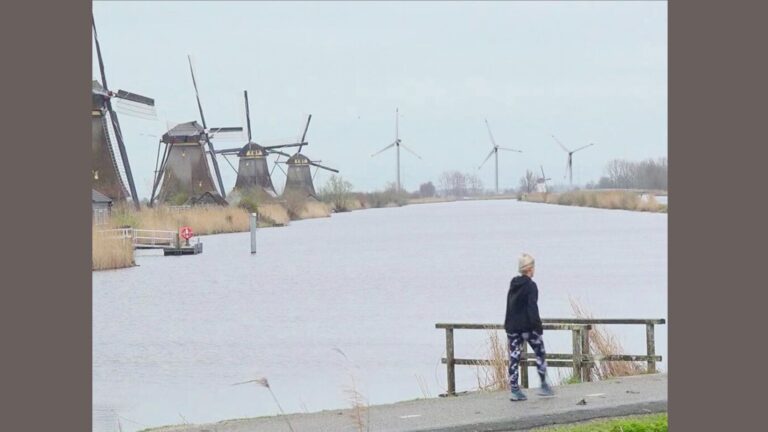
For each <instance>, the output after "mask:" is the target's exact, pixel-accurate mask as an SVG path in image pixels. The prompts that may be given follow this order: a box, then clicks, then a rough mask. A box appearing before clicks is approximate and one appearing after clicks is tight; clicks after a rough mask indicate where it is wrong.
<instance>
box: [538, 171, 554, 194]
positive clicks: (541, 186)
mask: <svg viewBox="0 0 768 432" xmlns="http://www.w3.org/2000/svg"><path fill="white" fill-rule="evenodd" d="M547 180H552V179H551V178H547V176H546V174H544V167H543V166H541V177H540V178H538V179H537V180H536V192H541V193H547V191H548V188H547Z"/></svg>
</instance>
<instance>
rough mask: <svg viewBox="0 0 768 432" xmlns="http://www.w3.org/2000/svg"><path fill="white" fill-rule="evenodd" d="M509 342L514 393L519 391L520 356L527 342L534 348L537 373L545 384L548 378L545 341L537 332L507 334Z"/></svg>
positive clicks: (511, 382)
mask: <svg viewBox="0 0 768 432" xmlns="http://www.w3.org/2000/svg"><path fill="white" fill-rule="evenodd" d="M507 339H508V340H509V387H510V389H511V390H512V391H515V390H519V389H520V387H519V385H518V383H517V382H518V376H519V369H520V368H519V366H520V355H521V353H522V347H523V344H524V343H525V342H528V345H530V346H531V348H533V352H534V354H536V371H537V372H538V373H539V378H541V382H542V383H544V382H545V379H546V376H547V359H546V355H547V352H546V351H545V350H544V339H543V338H542V336H541V335H540V334H538V333H536V332H522V333H512V334H509V333H507Z"/></svg>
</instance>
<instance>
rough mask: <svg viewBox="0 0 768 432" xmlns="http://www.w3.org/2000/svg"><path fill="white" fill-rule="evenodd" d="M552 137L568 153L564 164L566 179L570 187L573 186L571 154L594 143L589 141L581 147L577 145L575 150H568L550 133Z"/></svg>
mask: <svg viewBox="0 0 768 432" xmlns="http://www.w3.org/2000/svg"><path fill="white" fill-rule="evenodd" d="M552 138H553V139H554V140H555V141H556V142H557V144H558V145H560V147H561V148H562V149H563V150H564V151H565V152H566V153H568V164H567V165H566V166H565V170H566V175H567V176H568V179H569V180H568V181H569V182H570V184H571V187H573V154H574V153H576V152H577V151H579V150H584V149H585V148H587V147H589V146H593V145H595V143H589V144H587V145H585V146H583V147H579V148H577V149H576V150H568V148H567V147H566V146H564V145H563V143H561V142H560V140H558V139H557V138H555V136H554V135H552Z"/></svg>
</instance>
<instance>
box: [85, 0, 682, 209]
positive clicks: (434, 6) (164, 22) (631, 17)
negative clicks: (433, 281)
mask: <svg viewBox="0 0 768 432" xmlns="http://www.w3.org/2000/svg"><path fill="white" fill-rule="evenodd" d="M93 9H94V16H95V19H96V26H97V29H98V32H99V38H100V42H101V45H102V50H103V53H104V59H105V63H106V69H107V78H108V80H109V84H110V87H111V88H112V89H113V90H116V89H125V90H128V91H133V92H137V93H140V94H143V95H146V96H150V97H153V98H154V99H155V100H156V102H157V106H158V111H159V120H158V121H154V122H153V121H146V120H140V119H136V118H130V117H126V116H122V117H121V121H122V123H123V128H124V133H125V135H126V141H127V146H128V152H129V156H130V158H131V164H132V167H133V170H134V173H135V177H136V181H137V187H138V188H139V194H140V196H141V197H142V198H143V197H148V195H149V192H150V187H151V179H152V175H153V172H152V171H153V169H154V164H155V156H156V152H157V137H159V136H160V135H161V134H162V133H163V132H164V131H165V129H166V124H167V123H166V122H182V121H190V120H198V121H199V115H198V113H197V106H196V104H195V99H194V92H193V88H192V81H191V78H190V76H189V71H188V66H187V63H186V62H187V59H186V55H187V54H191V55H192V56H193V60H194V62H195V68H196V72H197V79H198V86H199V88H200V94H201V98H202V102H203V108H204V110H205V114H206V120H207V121H208V123H209V126H231V125H243V126H244V110H243V99H242V91H243V90H244V89H247V90H248V94H249V98H250V100H251V122H252V125H253V129H254V139H255V141H257V142H262V141H265V140H266V141H268V140H269V139H275V138H288V137H296V136H297V135H299V134H300V131H301V129H302V127H303V124H304V122H305V119H306V115H307V114H309V113H311V114H312V124H311V126H310V129H309V133H308V140H309V142H310V145H309V147H306V148H305V150H304V151H303V152H305V153H306V154H307V155H308V156H310V157H311V158H314V159H321V160H323V162H324V163H327V164H329V165H332V166H334V167H336V168H338V169H340V170H341V175H342V176H343V177H344V178H346V179H347V180H349V181H351V182H352V183H353V184H354V186H355V188H356V189H359V190H373V189H377V188H381V187H383V186H384V184H385V183H386V182H389V181H393V180H394V174H395V154H394V151H393V150H390V151H388V152H385V153H383V154H381V155H379V156H377V157H375V158H371V157H370V155H371V154H372V153H373V152H375V151H377V150H379V149H380V148H382V147H384V146H385V145H387V144H388V143H391V142H392V141H393V140H394V133H395V131H394V118H395V117H394V112H395V108H396V107H399V108H400V114H401V116H400V133H401V139H402V140H403V143H404V144H405V145H407V146H409V147H410V148H411V149H413V150H414V151H416V152H417V153H419V154H420V155H421V156H422V157H423V158H424V160H418V159H416V158H415V157H413V156H412V155H410V154H408V153H407V152H403V153H402V155H401V160H402V164H403V168H402V169H403V174H402V176H403V185H404V187H406V188H407V189H409V190H413V189H416V188H418V186H419V184H420V183H422V182H425V181H428V180H432V181H433V182H436V181H437V178H438V176H439V175H440V173H441V172H443V171H445V170H448V169H458V170H461V171H464V172H476V173H479V175H480V176H481V178H482V180H483V182H484V184H485V186H486V187H487V188H491V187H492V186H493V166H492V164H491V163H489V164H487V165H486V166H484V167H483V169H482V170H480V171H477V167H478V165H479V164H480V163H481V162H482V160H483V158H484V157H485V156H486V154H487V153H488V152H489V151H490V149H491V145H490V142H489V138H488V134H487V131H486V129H485V125H484V123H483V119H484V118H486V117H487V118H488V121H489V122H490V124H491V127H492V129H493V133H494V136H495V138H496V141H497V143H498V144H499V145H502V146H508V147H513V148H518V149H521V150H523V151H524V153H522V154H518V153H501V154H500V187H502V188H508V187H516V186H517V185H518V179H519V178H520V176H521V175H522V174H523V173H524V171H525V169H526V168H530V169H537V170H538V167H539V165H544V169H545V170H546V171H547V175H548V176H549V177H552V178H553V180H555V181H556V182H564V181H565V180H564V179H563V177H564V175H565V162H566V154H565V153H564V152H563V150H562V149H560V148H559V147H558V145H557V144H556V143H555V142H554V141H553V140H552V138H551V137H550V134H554V135H556V136H557V137H558V138H559V139H560V140H561V141H562V142H563V143H564V144H565V145H566V146H569V147H571V148H576V147H579V146H582V145H585V144H588V143H589V142H595V143H596V146H594V147H591V148H589V149H587V150H584V151H583V152H579V153H577V154H576V155H575V156H574V182H578V183H586V182H587V181H589V180H596V179H597V178H598V177H599V176H600V175H601V174H602V171H603V167H604V164H605V162H607V161H608V160H610V159H612V158H629V159H642V158H648V157H661V156H666V154H667V11H666V9H667V4H666V2H594V3H591V2H542V3H529V2H487V3H478V2H474V3H469V2H467V3H464V2H423V3H421V2H419V3H416V2H408V3H405V2H338V3H337V2H284V3H267V2H252V3H251V2H181V1H179V2H95V3H94V5H93ZM97 71H98V69H97V66H96V58H95V50H94V68H93V76H94V77H97V76H98V72H97ZM150 135H155V137H153V136H150ZM238 144H240V143H238V142H226V143H224V142H222V143H220V144H219V147H221V146H226V147H235V146H237V145H238ZM233 162H235V161H234V160H233ZM220 164H221V166H222V173H223V175H224V183H225V186H226V187H227V190H229V189H231V187H232V186H233V184H234V180H235V177H236V175H235V173H234V172H233V171H232V169H231V168H229V167H228V165H227V164H226V162H225V161H224V160H220ZM326 178H327V175H325V174H324V173H323V172H322V171H321V174H319V175H318V178H317V182H318V183H320V184H322V183H324V181H325V179H326ZM273 180H274V182H275V184H276V186H277V187H278V189H281V188H282V184H283V183H284V181H285V180H284V176H283V174H282V173H279V171H276V172H275V178H274V179H273Z"/></svg>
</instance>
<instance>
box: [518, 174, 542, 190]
mask: <svg viewBox="0 0 768 432" xmlns="http://www.w3.org/2000/svg"><path fill="white" fill-rule="evenodd" d="M537 180H538V178H537V177H536V174H534V173H533V171H531V170H525V175H524V176H522V177H520V192H525V193H531V192H533V191H534V190H536V181H537Z"/></svg>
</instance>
